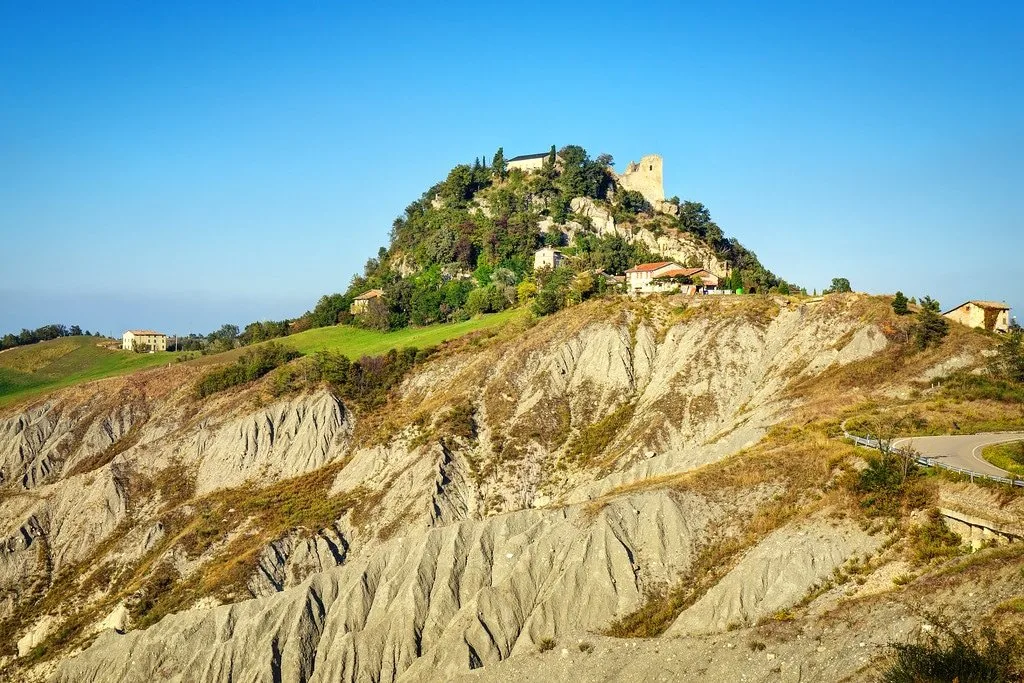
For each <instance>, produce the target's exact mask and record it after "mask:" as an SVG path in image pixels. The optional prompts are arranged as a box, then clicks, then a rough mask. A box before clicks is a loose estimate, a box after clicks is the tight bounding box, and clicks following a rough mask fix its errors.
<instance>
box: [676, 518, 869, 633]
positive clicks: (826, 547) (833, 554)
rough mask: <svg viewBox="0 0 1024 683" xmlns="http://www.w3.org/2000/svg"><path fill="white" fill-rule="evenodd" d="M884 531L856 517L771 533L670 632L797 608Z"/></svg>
mask: <svg viewBox="0 0 1024 683" xmlns="http://www.w3.org/2000/svg"><path fill="white" fill-rule="evenodd" d="M882 540H883V539H882V538H881V537H880V536H870V535H868V534H867V533H866V532H864V531H862V530H861V529H860V527H858V526H855V525H854V524H852V523H850V522H843V523H829V522H827V521H825V520H823V519H819V520H811V521H808V522H801V523H798V524H795V525H791V526H788V527H784V528H782V529H779V530H778V531H776V532H774V533H772V534H770V535H769V536H768V537H767V538H765V539H764V540H763V541H761V543H759V544H758V545H757V546H756V547H754V548H753V549H752V550H751V551H750V552H748V553H747V554H746V555H745V556H744V557H743V559H742V560H740V562H739V563H738V564H737V566H736V567H735V568H734V569H733V570H732V571H730V572H729V573H728V574H727V575H726V577H725V578H724V579H722V580H721V581H719V582H718V583H717V584H715V586H714V587H713V588H712V589H711V590H709V591H708V592H707V593H705V594H704V596H703V597H701V599H700V600H699V601H697V603H696V604H695V605H693V606H692V607H690V608H689V609H687V610H686V611H684V612H683V613H682V614H681V615H680V616H679V618H678V619H676V621H675V623H674V624H673V625H672V627H671V628H670V629H669V631H668V635H670V636H677V635H694V634H700V633H717V632H722V631H725V630H727V629H729V628H735V627H736V626H740V625H746V626H749V625H753V624H755V623H757V621H758V620H760V619H762V618H764V617H768V616H771V615H773V614H776V613H777V612H780V611H782V610H784V609H787V608H789V607H792V606H793V605H795V604H796V603H797V602H798V601H799V600H800V599H801V598H803V597H804V596H805V595H807V592H808V591H809V590H810V589H811V587H813V586H814V585H816V584H818V583H820V582H822V581H824V580H825V579H827V578H829V577H830V576H831V575H832V573H833V572H834V571H835V570H836V569H837V568H839V567H840V566H841V565H842V564H843V563H844V562H846V561H847V559H849V558H850V557H852V556H855V555H862V554H864V553H868V552H873V551H875V550H876V549H877V548H878V546H879V545H881V543H882Z"/></svg>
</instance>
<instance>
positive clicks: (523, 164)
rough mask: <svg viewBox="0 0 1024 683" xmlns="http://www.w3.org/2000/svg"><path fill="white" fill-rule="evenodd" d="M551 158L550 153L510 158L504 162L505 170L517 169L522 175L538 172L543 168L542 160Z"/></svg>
mask: <svg viewBox="0 0 1024 683" xmlns="http://www.w3.org/2000/svg"><path fill="white" fill-rule="evenodd" d="M549 156H551V152H542V153H541V154H523V155H522V156H518V157H512V158H511V159H509V160H508V161H506V162H505V168H507V169H508V170H510V171H511V170H512V169H513V168H518V169H519V170H520V171H523V172H524V173H529V172H530V171H539V170H540V169H541V168H542V167H543V166H544V160H545V159H546V158H548V157H549Z"/></svg>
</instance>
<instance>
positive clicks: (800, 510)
mask: <svg viewBox="0 0 1024 683" xmlns="http://www.w3.org/2000/svg"><path fill="white" fill-rule="evenodd" d="M681 303H686V304H687V306H688V308H687V307H686V306H681V305H680V304H681ZM876 304H877V302H874V301H872V300H870V299H865V298H862V297H856V296H848V297H831V298H828V299H826V300H825V301H822V302H807V301H792V302H791V301H788V300H785V299H779V300H770V299H745V298H744V299H740V298H737V299H730V300H721V301H717V300H712V299H710V298H705V299H700V300H687V301H684V300H683V299H671V298H669V299H662V298H652V299H646V300H639V301H632V302H631V301H627V300H623V299H616V300H614V301H595V302H592V303H589V304H586V305H584V306H580V307H577V308H573V309H570V310H569V311H566V312H563V313H562V314H559V315H558V316H554V317H552V318H549V319H546V320H544V321H542V322H540V323H539V324H537V325H535V326H524V327H522V328H519V329H510V330H508V331H506V332H504V333H502V334H499V335H497V336H496V337H494V338H491V339H486V340H477V341H475V342H473V343H466V344H462V345H458V346H455V347H453V348H451V349H450V350H447V351H445V352H442V353H439V354H437V356H436V357H435V358H434V359H433V360H432V361H430V362H429V363H427V364H425V365H423V366H422V367H419V368H417V370H416V371H415V372H414V373H413V374H411V375H410V376H409V377H408V378H407V379H406V380H405V382H404V383H403V384H402V385H401V387H400V388H399V389H397V390H396V391H395V392H394V393H393V395H392V396H391V397H390V398H389V400H388V402H387V404H386V405H385V406H383V407H382V408H379V409H376V410H373V411H367V410H363V411H360V410H357V409H356V408H355V407H353V406H346V405H344V404H343V402H342V401H340V400H339V399H338V398H337V397H336V396H335V395H333V394H332V393H331V392H330V391H329V390H327V389H324V388H319V389H316V390H308V391H306V392H305V393H299V394H292V395H286V396H284V397H280V398H273V397H272V396H270V394H269V393H268V392H267V391H266V388H265V386H263V385H262V384H260V383H257V384H256V385H253V386H250V387H247V388H244V389H241V390H237V391H233V392H228V393H226V394H224V395H222V396H220V397H217V398H215V399H209V400H206V401H197V400H196V399H194V398H193V397H192V396H191V395H190V394H189V392H188V385H189V383H190V382H191V380H192V379H193V378H194V377H195V376H196V374H197V371H196V370H194V369H191V368H168V369H163V370H158V371H152V372H151V373H148V374H146V373H144V374H142V375H139V376H138V377H133V379H131V381H130V382H129V380H109V381H106V382H101V383H97V384H95V385H90V386H89V387H87V388H83V389H79V390H76V391H74V392H71V391H68V392H59V393H57V394H55V395H53V396H51V397H50V398H49V399H47V401H46V402H44V403H41V404H39V405H36V406H29V407H27V408H25V409H22V410H20V411H19V412H17V413H15V414H12V415H8V416H6V417H4V418H3V422H2V425H0V457H2V461H0V462H2V463H3V464H2V467H3V472H4V480H3V484H2V491H3V496H2V497H0V522H2V524H3V526H2V527H0V531H2V533H3V539H4V541H3V543H2V545H0V589H2V591H3V593H2V594H3V596H4V597H3V602H2V603H0V619H2V620H3V623H4V624H5V626H6V627H7V628H8V629H10V633H11V636H10V637H9V642H8V649H9V651H10V653H9V654H8V655H7V656H8V657H13V656H14V654H13V650H14V645H15V643H16V642H17V641H18V640H22V641H23V645H24V647H22V648H21V650H22V652H21V658H20V659H18V660H13V659H8V660H7V661H8V662H11V663H16V664H17V666H18V667H19V668H18V669H17V671H18V673H19V676H22V677H32V676H35V677H37V678H38V677H40V676H42V675H44V674H45V673H47V669H46V666H49V665H48V664H44V665H43V666H41V667H39V668H37V669H33V668H31V662H32V661H33V660H32V657H34V656H35V655H33V654H31V653H32V652H36V653H38V652H40V651H41V650H40V648H42V649H43V650H45V649H47V648H50V651H51V652H54V651H55V652H59V653H60V654H61V661H60V664H59V667H58V669H57V671H56V673H55V674H54V680H58V681H96V682H101V681H149V680H153V679H155V678H158V677H162V678H163V679H166V680H181V681H185V680H235V681H242V680H264V679H265V680H310V681H316V680H323V681H327V680H332V681H333V680H353V681H356V680H373V681H381V680H385V681H390V680H396V679H399V678H402V679H404V680H447V679H451V678H453V677H455V676H457V675H461V674H463V673H467V672H469V671H470V670H471V669H474V668H479V667H483V670H484V672H487V671H490V670H492V667H495V666H498V665H499V663H500V662H504V661H505V660H508V659H510V658H511V659H512V660H516V659H518V658H520V657H523V658H526V659H529V658H530V657H532V656H533V655H532V654H531V653H534V652H535V651H536V650H537V649H538V648H542V646H543V647H546V643H547V641H548V640H549V639H551V640H552V641H557V642H559V643H567V642H577V641H578V640H580V639H595V640H596V639H599V638H601V636H599V635H598V634H600V633H602V632H605V631H606V630H607V629H613V630H614V628H613V627H614V625H615V624H617V623H624V622H621V620H623V619H625V618H627V617H629V616H630V615H633V614H635V613H638V612H637V610H641V609H643V608H645V606H647V605H650V604H654V603H655V602H657V601H658V600H665V601H667V603H666V604H669V605H674V606H671V607H666V608H665V609H666V612H665V613H664V614H662V615H660V616H659V618H660V619H662V620H663V621H664V624H665V627H669V635H670V637H674V636H677V635H678V636H681V637H684V638H688V639H696V640H694V641H693V642H694V643H697V644H695V645H694V647H704V646H705V645H703V644H701V643H705V641H701V640H699V639H701V638H706V637H714V636H715V634H719V635H721V634H723V633H726V632H728V629H730V628H736V627H737V626H741V627H742V628H753V627H754V626H753V625H754V624H757V623H758V622H759V621H761V620H764V619H770V618H771V617H772V615H774V614H776V613H778V612H780V611H783V612H784V611H785V610H787V609H790V608H792V607H793V606H794V605H796V604H797V603H799V602H800V601H801V600H802V599H804V598H805V596H807V595H808V594H809V593H810V592H811V591H812V590H813V589H814V588H815V586H817V585H823V584H824V583H827V581H828V580H830V578H829V577H832V576H833V575H835V574H836V572H838V571H840V570H841V568H842V567H844V566H846V563H848V562H853V561H855V560H856V559H857V558H863V556H865V555H868V554H873V553H878V552H881V550H880V549H881V548H883V547H884V543H885V542H886V538H885V537H884V536H883V535H881V534H880V533H879V531H880V527H876V528H870V529H867V530H865V528H866V527H867V525H866V524H860V523H857V522H854V521H852V520H851V519H848V518H846V517H845V513H842V512H839V513H835V510H834V508H835V506H836V505H840V504H841V503H840V502H839V500H840V499H839V498H837V497H836V494H831V493H829V491H830V490H832V489H834V488H835V485H834V482H835V481H837V479H838V478H840V477H842V476H843V471H844V469H846V468H849V467H850V466H851V465H852V462H851V461H850V460H849V458H850V456H851V454H852V449H848V450H841V451H840V453H839V455H838V456H837V455H836V453H835V452H833V450H831V449H832V448H833V447H832V446H831V445H830V446H828V448H829V449H830V450H829V453H830V454H829V455H828V456H827V457H826V456H824V455H820V454H817V453H816V452H815V449H814V447H813V446H808V445H806V444H804V445H800V442H799V441H786V440H784V439H782V440H780V437H778V436H777V435H776V436H775V437H774V438H768V439H765V438H764V437H765V435H766V434H769V436H770V437H771V435H772V434H775V432H773V429H775V428H776V427H777V426H778V425H780V424H787V425H789V427H788V428H791V429H798V427H794V426H793V423H792V421H793V420H794V419H795V417H794V416H796V415H799V414H800V413H799V410H800V407H801V405H803V403H804V402H806V401H808V400H810V399H808V398H807V397H806V395H805V394H802V393H800V392H798V391H796V390H795V388H796V387H805V386H807V383H808V382H812V381H813V380H816V379H817V378H819V377H822V376H824V375H828V374H829V373H835V372H837V371H838V369H840V368H843V367H846V366H851V367H856V366H857V364H858V363H862V362H870V360H871V359H872V358H873V357H875V356H877V355H879V354H884V353H887V349H888V346H889V343H890V342H889V340H888V338H887V337H886V335H885V334H884V333H883V327H882V326H880V325H877V324H875V323H874V322H872V320H873V319H875V318H873V316H876V313H877V305H876ZM958 353H961V354H967V355H969V354H970V351H969V350H959V351H958ZM943 361H944V358H941V357H939V356H938V355H937V356H936V357H935V362H936V363H937V362H943ZM908 372H913V373H915V374H914V376H917V375H919V374H920V373H921V368H919V367H916V366H915V367H914V368H911V369H910V370H908ZM851 395H853V394H851ZM811 398H815V400H821V397H820V396H819V397H811ZM787 421H789V422H787ZM776 431H777V430H776ZM818 438H821V439H822V440H821V442H819V443H822V444H823V443H825V439H824V437H818ZM780 444H781V445H780ZM841 448H844V449H845V448H847V447H841ZM744 449H746V450H744ZM833 513H835V514H833ZM722 548H728V549H729V552H724V551H722ZM709 562H710V563H712V564H708V563H709ZM890 582H891V581H890ZM680 586H682V587H683V588H685V587H687V586H693V587H699V588H700V590H699V591H698V592H696V593H694V594H693V595H689V594H687V593H686V592H685V590H682V589H680ZM681 590H682V592H680V591H681ZM58 595H59V596H61V597H60V599H57V598H56V597H55V596H58ZM687 595H689V597H685V598H684V597H678V598H675V597H671V596H687ZM48 596H54V597H52V598H49V599H48ZM250 596H252V597H250ZM247 598H249V599H247ZM835 598H836V596H835V595H832V594H830V597H829V599H830V600H833V602H831V603H828V604H830V605H835V604H836V602H835ZM672 600H675V601H676V602H674V603H673V602H672ZM822 604H824V603H822ZM827 609H831V608H827ZM827 609H826V608H825V607H822V608H821V610H823V611H827ZM900 624H904V622H900ZM904 625H906V628H907V629H909V628H911V622H909V621H908V622H906V623H905V624H904ZM143 627H144V628H143ZM815 628H818V626H816V627H815ZM822 628H824V627H822ZM900 628H903V626H901V627H900ZM95 631H100V632H101V633H100V635H99V636H98V637H97V638H96V639H95V642H91V638H92V634H93V633H94V632H95ZM708 634H711V635H708ZM601 642H605V641H604V640H603V639H602V641H601ZM608 647H609V648H610V650H609V651H610V652H614V651H616V650H615V646H612V645H609V646H608ZM81 648H84V651H82V652H81V653H79V654H77V655H76V656H72V655H73V654H75V651H76V650H77V649H81ZM793 652H794V653H795V652H797V650H793ZM616 656H617V655H616ZM794 656H796V655H794ZM844 661H845V660H844ZM844 666H846V665H845V664H844ZM840 669H841V670H842V671H845V672H847V673H849V671H850V669H849V667H846V668H842V667H840ZM840 669H836V670H837V671H838V670H840ZM495 670H501V668H500V666H499V668H498V669H495ZM844 675H846V674H844Z"/></svg>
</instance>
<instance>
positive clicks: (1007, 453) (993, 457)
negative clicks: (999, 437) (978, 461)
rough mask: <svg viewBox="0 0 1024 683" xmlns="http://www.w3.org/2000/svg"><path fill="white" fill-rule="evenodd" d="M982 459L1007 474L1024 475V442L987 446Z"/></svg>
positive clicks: (982, 453) (982, 452) (982, 451)
mask: <svg viewBox="0 0 1024 683" xmlns="http://www.w3.org/2000/svg"><path fill="white" fill-rule="evenodd" d="M981 457H983V458H985V460H988V461H989V462H990V463H992V464H993V465H995V466H996V467H999V468H1001V469H1004V470H1006V471H1007V472H1011V473H1013V474H1018V475H1024V441H1013V442H1010V443H999V444H995V445H994V446H986V447H985V448H983V449H982V450H981Z"/></svg>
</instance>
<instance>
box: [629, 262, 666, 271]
mask: <svg viewBox="0 0 1024 683" xmlns="http://www.w3.org/2000/svg"><path fill="white" fill-rule="evenodd" d="M671 265H673V264H672V261H658V262H657V263H641V264H640V265H637V266H633V267H632V268H630V269H629V270H627V271H626V272H627V273H649V272H651V271H652V270H657V269H658V268H664V267H665V266H671Z"/></svg>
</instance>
